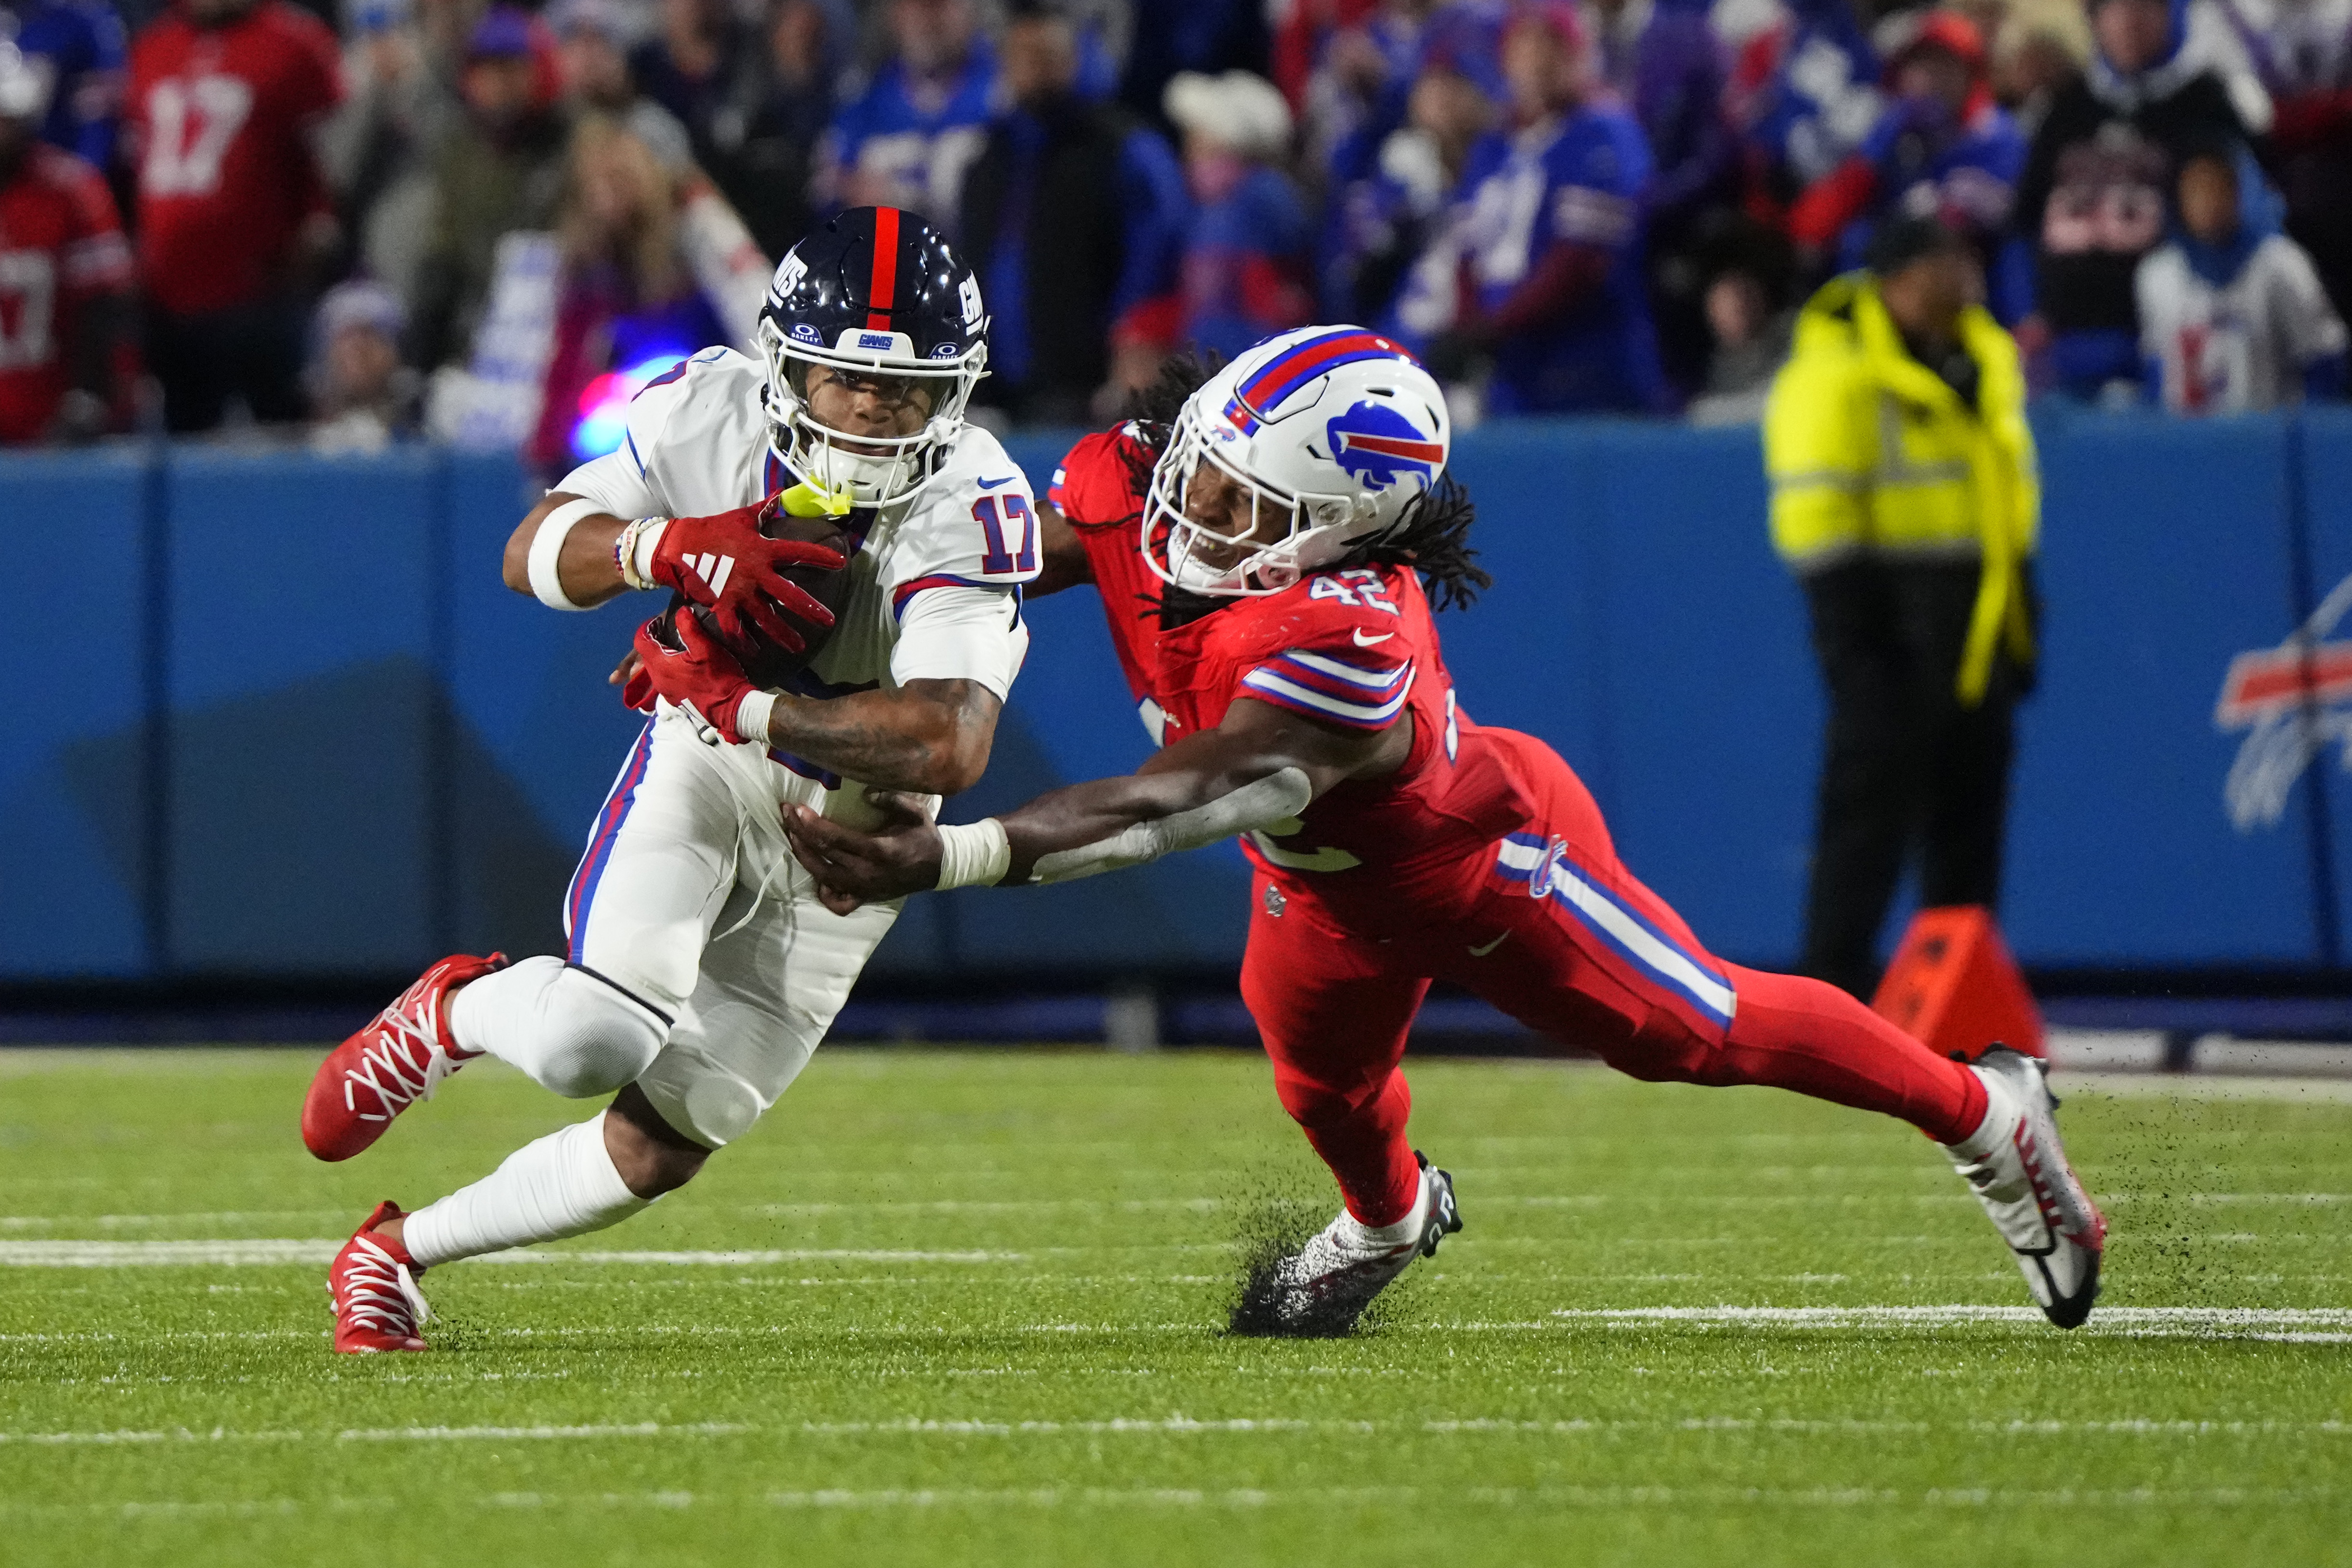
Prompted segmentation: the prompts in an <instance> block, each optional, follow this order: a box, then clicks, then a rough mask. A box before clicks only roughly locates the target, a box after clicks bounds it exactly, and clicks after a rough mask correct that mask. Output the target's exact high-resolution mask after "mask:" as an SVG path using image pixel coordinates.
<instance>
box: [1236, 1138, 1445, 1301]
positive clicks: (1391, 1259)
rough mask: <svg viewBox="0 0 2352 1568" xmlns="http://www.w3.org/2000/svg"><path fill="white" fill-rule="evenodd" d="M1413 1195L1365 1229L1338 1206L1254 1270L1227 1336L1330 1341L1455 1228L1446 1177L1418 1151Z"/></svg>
mask: <svg viewBox="0 0 2352 1568" xmlns="http://www.w3.org/2000/svg"><path fill="white" fill-rule="evenodd" d="M1413 1158H1414V1159H1416V1160H1418V1161H1420V1162H1421V1194H1420V1196H1419V1197H1418V1198H1416V1199H1415V1200H1414V1202H1413V1205H1412V1213H1410V1214H1408V1215H1405V1216H1404V1218H1402V1219H1401V1220H1399V1221H1397V1222H1396V1223H1395V1224H1394V1225H1385V1226H1378V1227H1374V1226H1367V1225H1365V1224H1364V1223H1362V1222H1361V1221H1360V1220H1359V1219H1357V1218H1356V1216H1355V1215H1351V1214H1349V1212H1348V1211H1347V1210H1346V1209H1344V1208H1343V1209H1341V1210H1340V1211H1339V1218H1337V1219H1335V1220H1333V1221H1332V1222H1331V1223H1330V1224H1329V1225H1327V1226H1324V1227H1323V1228H1322V1229H1321V1230H1319V1231H1318V1232H1316V1233H1315V1235H1313V1236H1312V1237H1308V1238H1307V1245H1306V1246H1304V1247H1300V1248H1299V1249H1298V1250H1297V1252H1294V1253H1292V1254H1290V1255H1289V1256H1288V1257H1286V1258H1279V1259H1276V1261H1275V1262H1274V1264H1273V1265H1272V1267H1270V1268H1260V1269H1256V1270H1254V1271H1253V1273H1252V1276H1251V1279H1250V1280H1249V1282H1248V1283H1247V1284H1246V1285H1244V1287H1243V1292H1242V1300H1241V1301H1240V1303H1239V1304H1238V1305H1236V1306H1235V1308H1234V1319H1233V1329H1234V1332H1235V1333H1248V1334H1264V1335H1275V1336H1280V1337H1286V1338H1297V1339H1331V1338H1337V1337H1338V1336H1339V1335H1342V1334H1345V1333H1347V1332H1348V1331H1349V1330H1351V1329H1353V1328H1354V1327H1355V1326H1356V1320H1358V1319H1359V1318H1360V1317H1362V1316H1363V1315H1364V1309H1365V1308H1366V1307H1369V1306H1370V1305H1371V1302H1372V1298H1373V1297H1375V1296H1377V1295H1379V1294H1380V1293H1381V1291H1382V1290H1384V1289H1387V1288H1388V1285H1389V1282H1390V1281H1391V1280H1392V1279H1395V1278H1396V1277H1397V1276H1398V1275H1400V1274H1402V1273H1403V1272H1404V1270H1405V1266H1406V1265H1407V1264H1409V1263H1411V1262H1412V1260H1413V1259H1414V1258H1432V1257H1434V1256H1436V1253H1437V1244H1438V1243H1439V1242H1441V1241H1443V1240H1444V1239H1445V1237H1448V1236H1450V1235H1452V1234H1453V1233H1454V1232H1455V1231H1457V1230H1460V1229H1461V1228H1462V1215H1461V1213H1460V1211H1459V1210H1458V1209H1456V1208H1455V1207H1454V1177H1453V1174H1452V1173H1450V1172H1446V1171H1441V1170H1439V1169H1438V1168H1437V1167H1436V1166H1434V1165H1433V1164H1431V1163H1429V1156H1428V1155H1426V1154H1423V1152H1421V1151H1420V1150H1418V1149H1416V1150H1414V1151H1413Z"/></svg>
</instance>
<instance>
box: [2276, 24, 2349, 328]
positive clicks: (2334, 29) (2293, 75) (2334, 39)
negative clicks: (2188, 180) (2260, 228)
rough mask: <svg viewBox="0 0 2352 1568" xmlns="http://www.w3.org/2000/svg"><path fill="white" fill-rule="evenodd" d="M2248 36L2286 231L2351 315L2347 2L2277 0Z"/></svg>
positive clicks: (2342, 310)
mask: <svg viewBox="0 0 2352 1568" xmlns="http://www.w3.org/2000/svg"><path fill="white" fill-rule="evenodd" d="M2253 44H2254V48H2255V63H2256V65H2257V67H2258V68H2260V70H2261V72H2262V78H2263V86H2265V87H2266V88H2268V89H2270V93H2271V97H2272V99H2273V103H2274V106H2275V108H2276V117H2275V118H2274V119H2273V121H2272V124H2271V136H2270V153H2271V166H2272V168H2273V170H2274V171H2275V172H2276V174H2277V176H2278V184H2279V188H2280V191H2281V192H2282V193H2283V194H2284V195H2285V197H2286V226H2287V232H2288V233H2289V234H2291V235H2293V236H2294V237H2295V239H2296V241H2297V242H2298V243H2299V244H2301V245H2302V246H2303V247H2304V248H2305V249H2306V250H2308V251H2309V252H2310V253H2311V258H2312V260H2313V261H2314V263H2315V264H2316V265H2317V267H2318V268H2319V276H2320V280H2321V281H2322V282H2323V283H2325V284H2326V286H2327V292H2328V295H2329V297H2330V298H2331V299H2332V300H2334V301H2335V304H2336V313H2337V314H2339V315H2352V197H2347V195H2346V193H2347V192H2352V5H2346V4H2344V3H2343V0H2280V3H2279V4H2278V5H2276V6H2275V7H2274V9H2273V16H2272V18H2271V22H2270V26H2269V27H2268V28H2267V29H2266V30H2264V31H2263V32H2260V33H2258V34H2256V35H2255V37H2254V39H2253Z"/></svg>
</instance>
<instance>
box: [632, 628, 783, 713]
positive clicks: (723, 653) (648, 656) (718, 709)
mask: <svg viewBox="0 0 2352 1568" xmlns="http://www.w3.org/2000/svg"><path fill="white" fill-rule="evenodd" d="M659 618H660V617H658V616H656V617H655V620H652V621H647V622H646V624H645V625H644V626H639V627H638V628H637V658H639V659H640V660H642V661H643V662H642V663H641V664H639V666H638V667H637V672H636V674H635V676H633V677H632V678H631V679H630V683H629V690H628V691H627V692H625V694H624V699H623V700H627V698H628V697H629V696H632V695H639V694H640V693H638V691H637V687H636V683H637V682H638V681H640V680H642V681H644V682H645V683H646V687H647V688H648V689H650V690H651V691H652V692H654V693H658V694H659V695H661V696H663V697H667V698H668V699H669V700H670V701H672V702H673V703H675V704H677V706H678V707H681V708H692V709H693V710H694V711H695V712H696V713H698V714H699V715H701V717H702V721H703V722H704V723H706V724H708V725H709V726H710V727H711V728H712V729H714V730H716V731H719V737H720V738H721V739H722V740H725V741H727V742H730V744H731V743H732V742H735V741H736V740H738V739H740V737H739V736H738V735H737V734H736V733H735V710H737V709H738V708H740V707H741V706H742V705H743V699H745V698H746V697H749V696H751V693H752V692H753V691H755V690H756V689H757V688H756V687H754V686H753V685H752V684H751V680H750V679H749V678H748V677H746V676H745V675H744V673H743V667H742V666H741V665H740V664H739V663H737V662H736V659H735V656H734V655H733V654H731V653H730V652H728V651H727V649H726V647H724V646H722V645H721V644H720V643H719V641H718V640H717V639H716V638H714V637H711V635H710V634H709V632H706V631H704V630H703V629H702V623H701V622H700V621H699V620H698V619H697V618H696V617H695V616H693V615H691V614H688V613H683V612H681V613H680V614H679V615H677V616H675V617H673V618H672V621H671V625H672V626H675V627H676V628H677V637H678V641H680V642H681V643H683V644H685V645H686V646H685V649H684V651H683V652H679V651H676V650H673V649H670V648H667V647H663V646H662V645H661V644H660V643H659V642H658V641H656V639H655V637H654V626H655V624H656V621H658V620H659ZM630 706H631V707H635V706H636V704H635V703H634V702H632V703H630Z"/></svg>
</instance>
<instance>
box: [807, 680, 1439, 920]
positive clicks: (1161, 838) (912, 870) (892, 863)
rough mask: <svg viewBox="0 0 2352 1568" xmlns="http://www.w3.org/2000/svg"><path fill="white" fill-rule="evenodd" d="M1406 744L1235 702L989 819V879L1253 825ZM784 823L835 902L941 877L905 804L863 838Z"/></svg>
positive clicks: (1151, 851) (836, 905)
mask: <svg viewBox="0 0 2352 1568" xmlns="http://www.w3.org/2000/svg"><path fill="white" fill-rule="evenodd" d="M1411 751H1412V721H1411V720H1410V719H1407V720H1406V721H1403V722H1401V723H1398V724H1396V725H1393V726H1391V728H1389V729H1387V730H1384V731H1379V732H1377V733H1374V734H1369V735H1367V734H1364V733H1362V732H1361V731H1342V730H1340V729H1339V728H1337V727H1335V726H1331V725H1327V724H1324V723H1321V722H1319V721H1315V720H1312V719H1307V718H1306V717H1304V716H1302V715H1298V714H1295V713H1292V712H1290V711H1288V710H1285V709H1281V708H1276V707H1275V706H1273V705H1272V704H1270V703H1265V702H1259V701H1257V700H1255V699H1251V698H1243V699H1241V700H1238V701H1236V702H1235V703H1234V705H1233V707H1232V708H1231V709H1230V710H1227V712H1226V715H1225V720H1224V722H1223V725H1221V726H1220V727H1219V728H1217V729H1215V730H1211V731H1202V732H1201V733H1199V734H1194V735H1188V736H1186V737H1185V738H1184V739H1183V740H1181V741H1179V742H1176V743H1175V744H1174V745H1172V746H1170V747H1169V748H1168V749H1167V750H1165V751H1163V752H1160V753H1159V754H1158V755H1156V756H1154V757H1153V758H1152V759H1151V760H1150V762H1148V763H1145V764H1144V765H1143V766H1142V767H1141V768H1140V769H1139V770H1138V771H1137V772H1135V773H1130V774H1128V775H1126V776H1125V777H1121V778H1106V779H1095V780H1092V781H1090V782H1088V783H1086V784H1071V785H1069V786H1067V787H1066V788H1063V789H1058V790H1055V791H1053V792H1052V793H1050V794H1047V795H1039V796H1038V797H1037V798H1036V799H1034V800H1033V801H1031V802H1029V804H1028V805H1024V806H1022V807H1020V808H1019V809H1017V810H1015V811H1012V812H1008V813H1006V814H1005V815H1004V816H1003V817H1001V818H998V819H997V820H998V821H999V822H1000V823H1001V824H1002V826H1003V832H1004V836H1005V838H1006V841H1007V843H1008V845H1009V847H1010V858H1009V860H1007V862H1006V865H1005V869H1004V872H1003V876H1002V877H1001V878H1000V879H998V880H999V881H1000V882H1001V883H1002V884H1003V885H1005V886H1013V885H1017V884H1020V883H1024V882H1030V881H1034V880H1039V879H1041V876H1040V874H1041V873H1043V877H1042V879H1046V880H1055V879H1062V878H1065V877H1069V876H1087V875H1092V874H1094V873H1095V872H1098V871H1106V870H1115V869H1118V868H1119V867H1122V866H1131V865H1138V864H1140V863H1142V862H1143V861H1145V860H1149V859H1152V858H1157V857H1158V856H1159V855H1160V854H1164V853H1168V852H1170V851H1171V850H1175V849H1179V848H1191V847H1197V846H1198V845H1200V844H1203V843H1208V842H1213V840H1214V839H1215V838H1219V837H1230V836H1231V835H1233V834H1234V833H1239V832H1245V831H1247V830H1248V829H1250V828H1253V827H1264V826H1269V825H1270V824H1272V823H1274V822H1276V821H1278V820H1280V819H1282V818H1284V817H1287V816H1296V815H1297V813H1298V812H1299V811H1300V810H1302V809H1304V808H1305V806H1306V805H1307V804H1308V802H1309V801H1310V800H1311V799H1312V798H1313V797H1315V796H1317V795H1321V794H1323V792H1324V791H1326V790H1328V789H1329V788H1331V787H1332V786H1333V785H1335V784H1339V783H1341V782H1342V781H1344V780H1347V779H1351V778H1376V777H1381V776H1384V775H1386V774H1388V773H1393V772H1395V771H1396V769H1397V768H1398V767H1400V766H1402V764H1403V762H1404V760H1405V758H1406V756H1407V755H1408V754H1409V753H1410V752H1411ZM887 804H889V803H886V805H887ZM784 826H785V833H786V835H787V837H790V838H791V840H792V844H793V852H794V854H796V855H797V856H798V857H799V858H800V860H801V863H802V865H803V866H804V867H806V868H807V869H808V871H809V873H810V875H812V876H813V877H814V878H816V879H817V880H818V882H819V883H820V884H821V895H822V896H823V898H824V901H825V903H826V904H827V906H828V907H830V908H833V909H835V910H843V911H846V910H850V909H854V908H856V906H857V905H858V904H859V903H861V902H865V901H869V900H878V899H892V898H898V897H900V896H902V895H903V894H906V893H909V892H918V891H921V890H923V889H929V888H935V887H938V886H940V880H941V868H942V856H943V849H942V840H941V838H940V831H939V829H937V828H936V827H933V826H931V825H930V824H929V822H927V821H925V820H923V819H922V818H920V817H919V816H916V815H915V814H913V813H911V812H908V811H905V810H898V811H896V812H895V814H894V819H893V820H892V821H891V822H890V823H889V824H887V826H884V827H883V828H882V829H881V830H880V831H879V832H877V833H872V834H864V833H856V832H853V831H851V830H850V829H848V828H845V827H843V826H841V825H840V824H838V823H834V822H828V821H826V820H824V818H822V817H819V816H814V814H811V813H805V812H791V813H787V814H786V817H785V824H784ZM956 831H958V832H965V831H968V830H965V829H958V830H956Z"/></svg>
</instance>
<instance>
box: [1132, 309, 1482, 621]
mask: <svg viewBox="0 0 2352 1568" xmlns="http://www.w3.org/2000/svg"><path fill="white" fill-rule="evenodd" d="M1223 363H1224V359H1223V356H1222V355H1220V354H1219V353H1216V351H1215V350H1213V349H1208V350H1202V351H1198V352H1194V351H1191V350H1187V351H1185V352H1183V353H1176V354H1171V356H1169V358H1168V360H1167V361H1166V362H1165V363H1162V364H1161V365H1160V374H1159V375H1158V376H1157V377H1155V378H1154V379H1153V381H1152V382H1151V384H1150V385H1149V386H1146V387H1143V388H1141V389H1140V390H1139V391H1138V392H1137V393H1136V394H1135V395H1133V397H1132V398H1131V399H1130V400H1129V405H1128V417H1129V419H1130V420H1132V421H1133V422H1134V424H1135V426H1136V431H1137V434H1138V435H1139V437H1141V441H1140V443H1139V447H1138V448H1137V449H1135V450H1133V451H1132V452H1131V453H1130V455H1129V459H1128V460H1129V462H1130V463H1131V464H1132V465H1133V466H1134V472H1135V479H1134V483H1135V490H1136V493H1137V494H1138V495H1140V494H1143V493H1144V492H1145V490H1146V489H1148V488H1149V487H1150V482H1151V470H1152V468H1154V467H1155V466H1156V465H1157V464H1158V463H1159V461H1160V454H1161V453H1162V452H1165V451H1166V450H1167V449H1168V443H1169V440H1170V439H1171V437H1172V436H1173V435H1174V434H1175V429H1176V416H1177V415H1178V414H1180V413H1181V412H1182V411H1183V407H1184V401H1185V399H1187V398H1189V397H1191V396H1192V394H1193V393H1195V392H1197V391H1199V390H1200V388H1201V385H1202V383H1204V382H1206V381H1207V380H1208V379H1209V378H1210V377H1211V376H1213V375H1214V374H1217V370H1218V368H1219V367H1220V366H1221V365H1223ZM1475 521H1477V509H1476V508H1475V506H1474V505H1473V504H1472V502H1471V500H1470V492H1469V491H1468V490H1467V489H1464V488H1463V486H1462V483H1461V481H1460V480H1458V479H1454V477H1453V476H1452V475H1450V474H1448V475H1444V476H1442V477H1441V478H1440V479H1438V481H1437V483H1436V485H1435V486H1434V487H1433V488H1432V489H1430V490H1428V491H1427V492H1426V493H1424V494H1423V495H1422V496H1421V497H1419V498H1418V499H1417V500H1414V502H1413V503H1412V508H1411V510H1408V511H1407V512H1406V513H1405V518H1404V522H1403V524H1402V527H1400V528H1398V529H1397V530H1396V531H1393V532H1391V534H1390V535H1388V536H1387V537H1386V538H1383V539H1381V540H1377V541H1368V542H1365V543H1362V544H1359V545H1358V546H1356V548H1355V549H1353V550H1351V551H1349V552H1348V553H1347V554H1345V555H1343V556H1341V557H1340V558H1339V561H1337V562H1336V563H1334V564H1333V569H1334V570H1341V571H1344V570H1346V569H1348V568H1350V567H1356V566H1409V567H1411V568H1412V570H1414V571H1415V572H1418V573H1420V574H1421V580H1422V586H1423V588H1424V589H1426V590H1427V592H1428V594H1429V605H1430V608H1431V609H1433V610H1447V609H1454V608H1456V607H1464V608H1466V607H1467V606H1468V605H1470V604H1471V603H1472V602H1473V601H1475V599H1476V598H1477V597H1478V594H1479V591H1480V590H1481V589H1485V588H1491V587H1493V586H1494V584H1495V579H1494V577H1493V575H1492V574H1489V573H1488V572H1486V569H1485V568H1483V567H1481V566H1480V565H1479V564H1478V552H1477V551H1475V550H1474V549H1472V548H1471V546H1470V525H1471V524H1472V523H1474V522H1475ZM1222 603H1223V600H1219V599H1215V598H1211V597H1208V596H1206V595H1197V594H1191V593H1187V592H1185V591H1184V590H1182V589H1181V588H1175V587H1171V588H1169V589H1168V590H1167V591H1166V592H1165V593H1164V594H1163V595H1161V598H1160V605H1159V608H1160V625H1161V626H1163V627H1169V628H1173V627H1175V626H1181V625H1183V624H1184V623H1185V622H1186V621H1193V620H1198V619H1199V618H1200V617H1201V616H1203V615H1205V614H1207V613H1208V612H1209V611H1211V610H1213V609H1215V608H1217V607H1218V605H1220V604H1222Z"/></svg>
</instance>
